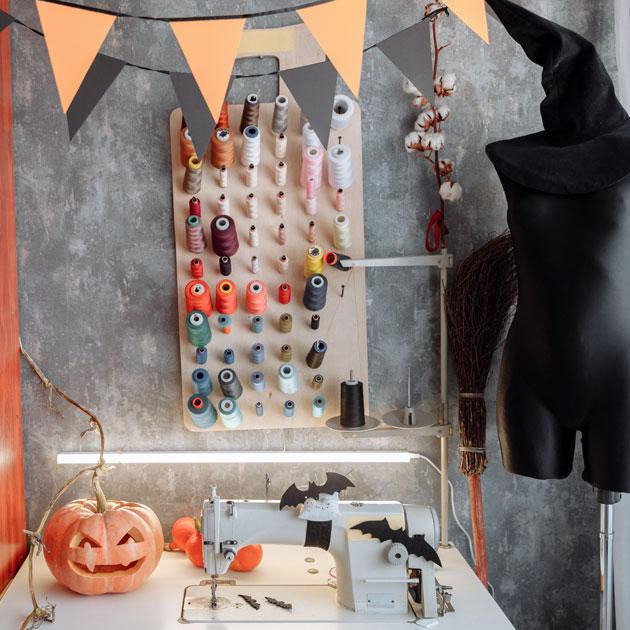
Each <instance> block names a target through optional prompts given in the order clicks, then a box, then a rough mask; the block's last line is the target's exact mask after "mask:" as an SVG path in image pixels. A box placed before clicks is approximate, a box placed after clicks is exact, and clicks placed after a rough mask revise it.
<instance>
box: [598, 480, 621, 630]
mask: <svg viewBox="0 0 630 630" xmlns="http://www.w3.org/2000/svg"><path fill="white" fill-rule="evenodd" d="M595 496H596V498H597V501H598V502H599V504H600V505H599V630H613V620H614V611H613V587H614V584H613V537H614V526H613V518H614V517H613V505H614V504H615V503H618V502H619V501H621V494H619V493H618V492H610V491H608V490H600V489H599V488H595Z"/></svg>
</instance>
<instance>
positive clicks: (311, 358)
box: [306, 339, 328, 370]
mask: <svg viewBox="0 0 630 630" xmlns="http://www.w3.org/2000/svg"><path fill="white" fill-rule="evenodd" d="M327 349H328V346H327V345H326V342H325V341H322V340H321V339H318V340H317V341H316V342H315V343H314V344H313V345H312V346H311V349H310V350H309V351H308V354H307V355H306V365H308V367H310V368H311V369H312V370H316V369H317V368H318V367H320V366H321V364H322V362H323V361H324V355H325V354H326V350H327Z"/></svg>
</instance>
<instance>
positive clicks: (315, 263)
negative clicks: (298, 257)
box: [304, 245, 324, 278]
mask: <svg viewBox="0 0 630 630" xmlns="http://www.w3.org/2000/svg"><path fill="white" fill-rule="evenodd" d="M316 273H317V274H323V273H324V250H323V249H322V248H321V247H320V246H319V245H311V246H310V247H308V248H307V249H306V256H305V258H304V277H305V278H308V277H310V276H312V275H313V274H316Z"/></svg>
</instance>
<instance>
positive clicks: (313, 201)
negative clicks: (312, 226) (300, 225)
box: [306, 176, 317, 215]
mask: <svg viewBox="0 0 630 630" xmlns="http://www.w3.org/2000/svg"><path fill="white" fill-rule="evenodd" d="M306 214H310V215H313V214H317V196H316V195H315V179H314V178H313V177H312V176H311V177H309V178H308V179H307V180H306Z"/></svg>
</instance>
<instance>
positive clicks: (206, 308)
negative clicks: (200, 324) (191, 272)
mask: <svg viewBox="0 0 630 630" xmlns="http://www.w3.org/2000/svg"><path fill="white" fill-rule="evenodd" d="M184 298H185V300H186V312H187V313H190V311H201V312H202V313H204V315H206V316H207V317H210V315H212V294H211V293H210V287H209V286H208V284H207V283H206V282H204V281H203V280H191V281H190V282H188V283H187V284H186V286H185V287H184Z"/></svg>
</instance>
